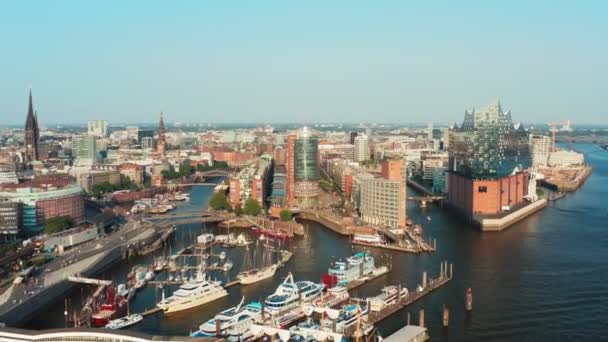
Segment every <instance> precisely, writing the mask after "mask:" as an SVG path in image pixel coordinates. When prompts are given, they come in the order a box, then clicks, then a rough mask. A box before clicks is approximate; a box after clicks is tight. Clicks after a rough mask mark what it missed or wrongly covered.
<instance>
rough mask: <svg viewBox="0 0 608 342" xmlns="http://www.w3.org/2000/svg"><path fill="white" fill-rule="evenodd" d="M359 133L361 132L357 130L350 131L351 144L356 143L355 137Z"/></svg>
mask: <svg viewBox="0 0 608 342" xmlns="http://www.w3.org/2000/svg"><path fill="white" fill-rule="evenodd" d="M358 135H359V133H357V132H350V144H351V145H354V144H355V138H356V137H357V136H358Z"/></svg>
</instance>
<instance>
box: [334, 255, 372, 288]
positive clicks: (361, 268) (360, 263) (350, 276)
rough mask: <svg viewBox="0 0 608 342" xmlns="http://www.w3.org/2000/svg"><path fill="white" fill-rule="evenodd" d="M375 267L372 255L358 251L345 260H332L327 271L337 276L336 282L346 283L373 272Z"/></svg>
mask: <svg viewBox="0 0 608 342" xmlns="http://www.w3.org/2000/svg"><path fill="white" fill-rule="evenodd" d="M375 269H376V265H375V264H374V257H372V256H371V255H369V253H365V252H360V253H357V254H355V255H353V256H351V257H349V258H347V259H346V260H340V261H336V262H333V263H332V265H331V267H330V268H329V272H328V273H329V275H331V276H334V277H336V278H337V280H338V284H346V283H348V282H351V281H353V280H356V279H359V278H362V277H364V276H366V275H369V274H371V273H373V272H374V270H375Z"/></svg>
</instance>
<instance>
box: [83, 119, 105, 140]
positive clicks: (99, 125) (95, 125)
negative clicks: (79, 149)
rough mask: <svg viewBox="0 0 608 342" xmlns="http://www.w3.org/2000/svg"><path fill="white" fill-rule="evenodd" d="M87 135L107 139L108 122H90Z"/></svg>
mask: <svg viewBox="0 0 608 342" xmlns="http://www.w3.org/2000/svg"><path fill="white" fill-rule="evenodd" d="M87 133H88V134H89V135H92V136H94V137H98V138H105V137H107V136H108V122H107V121H105V120H91V121H89V122H88V130H87Z"/></svg>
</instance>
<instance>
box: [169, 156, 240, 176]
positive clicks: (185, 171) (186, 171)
mask: <svg viewBox="0 0 608 342" xmlns="http://www.w3.org/2000/svg"><path fill="white" fill-rule="evenodd" d="M226 169H228V163H226V162H223V161H215V162H213V165H211V166H209V165H204V164H197V165H196V167H194V166H192V162H191V161H190V159H185V160H184V161H182V162H181V163H180V164H179V171H176V170H175V168H174V167H173V165H171V166H170V167H169V170H163V171H162V172H161V173H162V175H163V177H165V179H169V180H170V179H179V178H183V177H188V176H190V175H192V174H193V173H194V171H198V172H205V171H211V170H226Z"/></svg>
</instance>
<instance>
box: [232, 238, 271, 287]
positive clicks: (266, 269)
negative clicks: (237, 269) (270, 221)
mask: <svg viewBox="0 0 608 342" xmlns="http://www.w3.org/2000/svg"><path fill="white" fill-rule="evenodd" d="M258 247H259V245H258ZM266 259H268V261H269V263H270V265H267V266H264V265H266ZM270 259H271V258H270V256H269V255H268V253H267V252H265V253H264V257H263V260H262V267H261V268H251V260H250V256H249V246H247V249H246V250H245V262H244V263H243V264H244V265H245V271H242V272H241V273H239V274H238V275H237V276H236V278H237V279H238V280H239V281H240V282H241V284H243V285H248V284H253V283H257V282H258V281H261V280H264V279H268V278H270V277H272V276H274V274H275V272H276V271H277V268H278V264H273V263H272V260H270Z"/></svg>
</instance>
